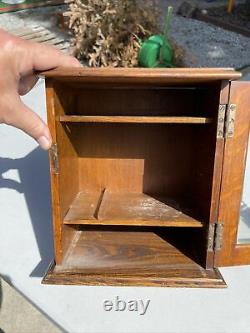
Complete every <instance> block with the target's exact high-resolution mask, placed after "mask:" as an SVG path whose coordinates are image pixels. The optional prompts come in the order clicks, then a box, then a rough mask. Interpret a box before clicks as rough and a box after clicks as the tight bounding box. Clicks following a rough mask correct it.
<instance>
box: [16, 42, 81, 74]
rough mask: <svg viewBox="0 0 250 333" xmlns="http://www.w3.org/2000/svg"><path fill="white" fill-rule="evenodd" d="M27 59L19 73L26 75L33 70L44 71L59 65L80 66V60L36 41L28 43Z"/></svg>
mask: <svg viewBox="0 0 250 333" xmlns="http://www.w3.org/2000/svg"><path fill="white" fill-rule="evenodd" d="M29 56H30V57H31V58H30V59H29V61H25V63H26V66H25V67H26V68H24V70H25V72H22V73H21V74H23V75H27V74H30V73H33V72H34V71H44V70H48V69H53V68H56V67H59V66H62V67H81V64H80V62H79V61H78V60H77V59H76V58H74V57H71V56H69V55H66V54H64V53H63V52H61V51H59V50H57V49H55V48H53V47H50V46H47V45H44V44H38V43H31V42H30V43H29Z"/></svg>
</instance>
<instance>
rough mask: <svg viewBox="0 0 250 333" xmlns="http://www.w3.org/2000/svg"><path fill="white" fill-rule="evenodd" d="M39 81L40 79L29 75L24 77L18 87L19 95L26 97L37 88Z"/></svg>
mask: <svg viewBox="0 0 250 333" xmlns="http://www.w3.org/2000/svg"><path fill="white" fill-rule="evenodd" d="M38 80H39V78H38V76H36V75H27V76H24V77H22V78H21V79H20V81H19V85H18V93H19V95H21V96H23V95H26V94H27V93H28V92H29V91H30V90H31V89H32V88H33V87H34V86H35V84H36V83H37V81H38Z"/></svg>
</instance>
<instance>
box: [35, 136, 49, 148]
mask: <svg viewBox="0 0 250 333" xmlns="http://www.w3.org/2000/svg"><path fill="white" fill-rule="evenodd" d="M37 142H38V143H39V146H40V147H41V148H42V149H44V150H48V149H49V148H50V146H51V142H50V141H49V140H48V139H47V138H46V136H41V137H40V138H39V139H38V140H37Z"/></svg>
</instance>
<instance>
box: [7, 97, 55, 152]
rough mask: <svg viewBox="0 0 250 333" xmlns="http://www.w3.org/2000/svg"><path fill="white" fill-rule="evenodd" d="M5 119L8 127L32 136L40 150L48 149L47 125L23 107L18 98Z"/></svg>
mask: <svg viewBox="0 0 250 333" xmlns="http://www.w3.org/2000/svg"><path fill="white" fill-rule="evenodd" d="M6 118H7V121H6V123H7V124H8V125H12V126H15V127H17V128H19V129H21V130H23V131H24V132H25V133H27V134H28V135H30V136H32V137H33V138H34V139H35V140H36V141H37V142H38V143H39V145H40V146H41V148H43V149H45V150H47V149H49V148H50V146H51V143H52V140H51V135H50V132H49V129H48V127H47V125H46V124H45V123H44V122H43V120H42V119H41V118H40V117H39V116H38V115H37V114H35V113H34V112H33V111H32V110H31V109H30V108H29V107H27V106H26V105H24V104H23V103H22V101H21V99H20V98H17V97H16V98H15V102H14V103H12V104H11V108H10V109H9V112H8V115H7V116H6Z"/></svg>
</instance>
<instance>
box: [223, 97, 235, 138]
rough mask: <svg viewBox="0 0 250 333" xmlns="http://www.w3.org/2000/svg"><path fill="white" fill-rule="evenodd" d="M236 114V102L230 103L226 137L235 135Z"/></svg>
mask: <svg viewBox="0 0 250 333" xmlns="http://www.w3.org/2000/svg"><path fill="white" fill-rule="evenodd" d="M235 115H236V104H229V106H228V107H227V115H226V124H225V137H226V138H232V137H233V135H234V123H235Z"/></svg>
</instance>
